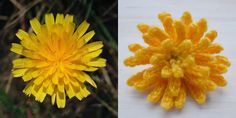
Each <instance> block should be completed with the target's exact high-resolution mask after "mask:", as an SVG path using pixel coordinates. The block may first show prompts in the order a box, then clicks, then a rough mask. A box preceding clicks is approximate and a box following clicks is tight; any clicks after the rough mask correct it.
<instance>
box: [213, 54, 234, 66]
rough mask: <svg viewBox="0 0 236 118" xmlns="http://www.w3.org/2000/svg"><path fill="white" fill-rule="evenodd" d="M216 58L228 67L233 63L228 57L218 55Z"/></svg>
mask: <svg viewBox="0 0 236 118" xmlns="http://www.w3.org/2000/svg"><path fill="white" fill-rule="evenodd" d="M216 60H217V62H218V63H222V64H224V65H226V66H228V67H229V66H230V65H231V64H230V62H229V60H228V59H227V58H226V57H223V56H219V55H217V56H216Z"/></svg>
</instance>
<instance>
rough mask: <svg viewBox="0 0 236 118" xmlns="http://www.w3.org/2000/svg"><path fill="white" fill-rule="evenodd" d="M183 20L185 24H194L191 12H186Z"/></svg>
mask: <svg viewBox="0 0 236 118" xmlns="http://www.w3.org/2000/svg"><path fill="white" fill-rule="evenodd" d="M181 20H182V21H183V22H184V24H186V25H189V24H190V23H192V16H191V14H190V13H189V12H184V13H183V16H182V17H181Z"/></svg>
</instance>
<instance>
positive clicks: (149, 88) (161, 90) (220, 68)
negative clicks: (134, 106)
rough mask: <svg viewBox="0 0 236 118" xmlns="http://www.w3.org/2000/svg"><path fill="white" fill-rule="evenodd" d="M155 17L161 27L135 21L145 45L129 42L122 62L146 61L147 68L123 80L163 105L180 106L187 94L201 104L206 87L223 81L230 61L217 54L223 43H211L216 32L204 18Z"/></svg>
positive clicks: (206, 90)
mask: <svg viewBox="0 0 236 118" xmlns="http://www.w3.org/2000/svg"><path fill="white" fill-rule="evenodd" d="M158 17H159V19H160V21H161V22H162V24H163V27H164V29H161V28H159V27H156V26H149V25H146V24H139V25H138V29H139V30H140V31H141V32H142V35H143V39H144V42H145V43H146V44H148V46H147V47H143V46H141V45H140V44H131V45H129V50H130V51H131V52H133V53H134V56H131V57H128V58H127V59H125V61H124V64H125V65H126V66H130V67H134V66H138V65H145V64H149V65H150V68H147V69H144V70H143V71H141V72H139V73H137V74H135V75H133V76H132V77H130V78H129V79H128V81H127V84H128V85H129V86H133V87H134V88H135V89H137V90H139V91H143V92H146V93H148V96H147V100H148V101H150V102H153V103H156V102H159V101H160V105H161V106H162V107H163V108H165V109H170V108H173V107H176V108H179V109H180V108H182V107H183V106H184V103H185V100H186V96H187V95H188V94H190V95H191V97H192V98H193V99H194V100H195V101H196V102H197V103H199V104H203V103H204V102H205V100H206V93H207V92H208V91H214V90H215V89H216V88H217V87H218V86H219V87H223V86H225V85H226V84H227V82H226V80H225V79H224V77H223V76H222V74H223V73H225V72H226V71H227V68H228V67H229V66H230V62H229V60H228V59H227V58H226V57H224V56H221V55H218V54H219V53H220V52H221V51H222V50H223V47H222V46H220V45H219V44H217V43H214V40H215V38H216V37H217V32H216V31H215V30H212V31H209V32H206V31H207V22H206V20H205V19H200V20H199V21H198V22H193V21H192V18H191V14H190V13H189V12H184V13H183V16H182V17H181V19H180V20H173V19H172V18H171V15H170V14H169V13H161V14H159V16H158Z"/></svg>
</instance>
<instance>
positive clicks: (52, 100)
mask: <svg viewBox="0 0 236 118" xmlns="http://www.w3.org/2000/svg"><path fill="white" fill-rule="evenodd" d="M55 100H56V94H55V93H54V94H53V95H52V97H51V103H52V105H54V104H55Z"/></svg>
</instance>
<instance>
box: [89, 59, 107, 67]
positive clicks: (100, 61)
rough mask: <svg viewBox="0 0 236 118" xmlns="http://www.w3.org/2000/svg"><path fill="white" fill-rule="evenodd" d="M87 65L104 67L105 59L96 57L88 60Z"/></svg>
mask: <svg viewBox="0 0 236 118" xmlns="http://www.w3.org/2000/svg"><path fill="white" fill-rule="evenodd" d="M87 65H88V66H94V67H105V66H106V59H103V58H98V59H95V60H92V61H90V62H88V63H87Z"/></svg>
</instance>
